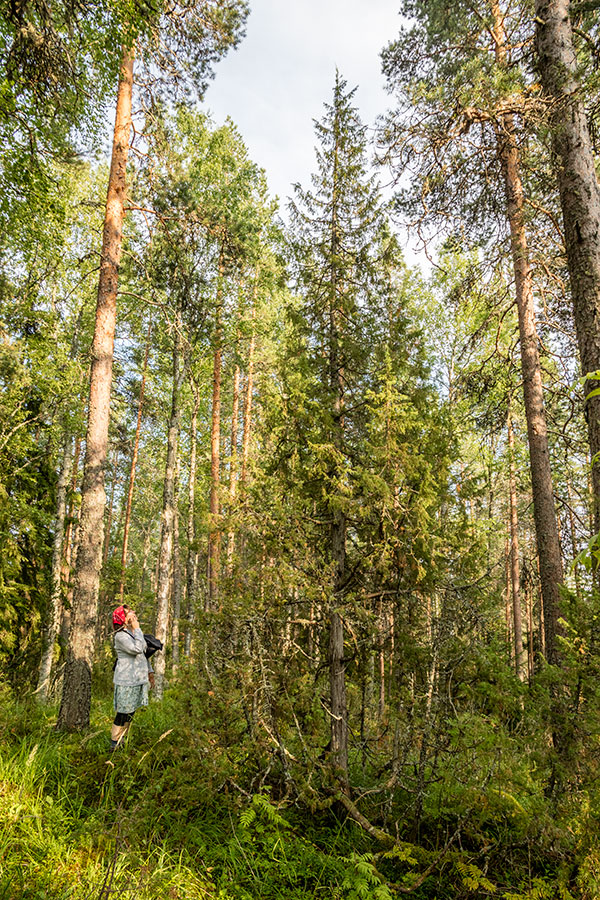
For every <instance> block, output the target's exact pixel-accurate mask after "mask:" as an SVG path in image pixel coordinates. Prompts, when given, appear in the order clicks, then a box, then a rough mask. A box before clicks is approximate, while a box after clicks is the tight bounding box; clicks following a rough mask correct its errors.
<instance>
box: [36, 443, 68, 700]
mask: <svg viewBox="0 0 600 900" xmlns="http://www.w3.org/2000/svg"><path fill="white" fill-rule="evenodd" d="M72 444H73V438H72V437H71V434H70V433H69V432H67V433H65V437H64V441H63V453H62V461H61V467H60V474H59V477H58V484H57V486H56V511H55V515H54V538H53V540H52V575H51V583H52V592H51V595H50V608H49V610H48V619H47V621H46V627H45V629H44V639H43V644H42V659H41V662H40V671H39V677H38V686H37V690H36V695H37V698H38V700H39V701H40V702H41V703H46V702H47V700H48V688H49V685H50V672H51V670H52V661H53V658H54V645H55V644H56V638H57V636H58V631H59V628H60V617H61V611H62V577H61V575H62V550H63V538H64V533H65V517H66V510H67V488H68V485H69V481H70V479H71V467H72V465H73V448H72Z"/></svg>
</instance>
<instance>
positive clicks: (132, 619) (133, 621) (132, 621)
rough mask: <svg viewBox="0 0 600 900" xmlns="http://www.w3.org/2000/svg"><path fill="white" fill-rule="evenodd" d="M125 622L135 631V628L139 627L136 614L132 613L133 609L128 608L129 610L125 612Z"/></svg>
mask: <svg viewBox="0 0 600 900" xmlns="http://www.w3.org/2000/svg"><path fill="white" fill-rule="evenodd" d="M125 622H126V624H127V625H129V627H130V628H131V630H132V631H135V629H136V628H139V627H140V623H139V622H138V617H137V616H136V614H135V613H134V611H133V610H132V609H130V610H129V612H128V613H127V618H126V619H125Z"/></svg>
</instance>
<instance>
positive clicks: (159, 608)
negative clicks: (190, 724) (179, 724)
mask: <svg viewBox="0 0 600 900" xmlns="http://www.w3.org/2000/svg"><path fill="white" fill-rule="evenodd" d="M181 381H182V367H181V317H180V315H179V313H177V315H176V317H175V326H174V335H173V387H172V392H171V414H170V416H169V427H168V431H167V459H166V464H165V478H164V484H163V508H162V515H161V530H160V549H159V553H158V574H157V583H156V627H155V631H154V633H155V635H156V637H157V638H158V639H159V640H160V641H162V643H163V651H162V653H157V654H156V655H155V657H154V660H155V663H154V674H155V688H154V695H155V697H156V699H157V700H160V699H161V698H162V696H163V693H164V687H165V670H166V648H167V643H168V641H167V634H168V628H169V594H170V590H169V589H170V587H171V573H172V567H173V547H174V527H175V516H176V515H177V508H176V505H175V499H176V490H175V487H176V485H175V480H176V475H177V456H178V451H179V419H180V406H181Z"/></svg>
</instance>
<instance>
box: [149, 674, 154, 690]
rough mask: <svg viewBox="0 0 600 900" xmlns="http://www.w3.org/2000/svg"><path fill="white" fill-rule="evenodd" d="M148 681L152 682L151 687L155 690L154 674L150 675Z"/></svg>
mask: <svg viewBox="0 0 600 900" xmlns="http://www.w3.org/2000/svg"><path fill="white" fill-rule="evenodd" d="M148 681H149V682H150V687H151V688H152V689H153V688H154V672H149V673H148Z"/></svg>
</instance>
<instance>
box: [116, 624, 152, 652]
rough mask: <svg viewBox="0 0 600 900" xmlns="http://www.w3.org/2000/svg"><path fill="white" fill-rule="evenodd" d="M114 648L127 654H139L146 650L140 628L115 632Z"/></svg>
mask: <svg viewBox="0 0 600 900" xmlns="http://www.w3.org/2000/svg"><path fill="white" fill-rule="evenodd" d="M115 650H120V651H121V652H122V653H127V655H128V656H139V654H140V653H144V652H145V650H146V641H145V640H144V635H143V634H142V629H141V628H136V629H135V631H133V632H131V631H118V632H117V633H116V634H115Z"/></svg>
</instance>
